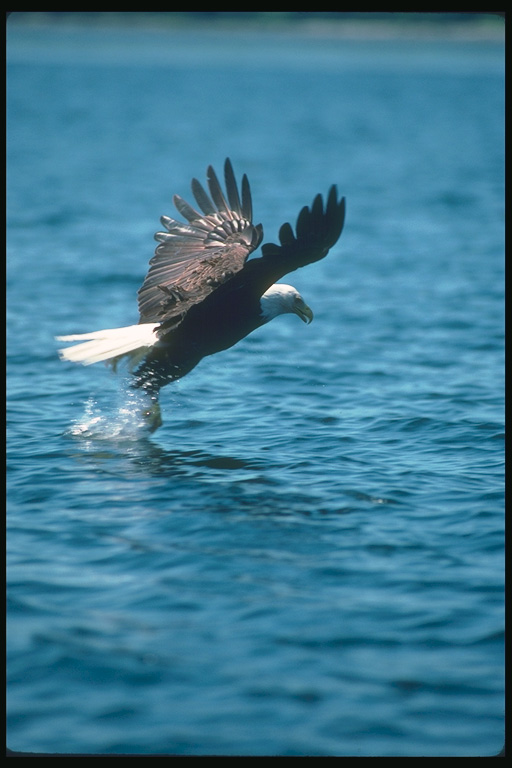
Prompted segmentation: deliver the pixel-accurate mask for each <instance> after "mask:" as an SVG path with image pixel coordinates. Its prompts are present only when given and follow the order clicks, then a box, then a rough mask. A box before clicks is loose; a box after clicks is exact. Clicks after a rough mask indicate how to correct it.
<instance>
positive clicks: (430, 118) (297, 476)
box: [7, 24, 504, 757]
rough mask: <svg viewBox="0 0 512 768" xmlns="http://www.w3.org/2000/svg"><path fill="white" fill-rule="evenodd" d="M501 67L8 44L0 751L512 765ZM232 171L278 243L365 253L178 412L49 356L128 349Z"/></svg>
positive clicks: (85, 40)
mask: <svg viewBox="0 0 512 768" xmlns="http://www.w3.org/2000/svg"><path fill="white" fill-rule="evenodd" d="M503 91H504V60H503V46H502V44H501V43H499V42H487V43H484V42H481V43H478V42H466V43H464V42H461V41H456V40H453V41H432V40H430V41H426V40H425V41H415V42H408V41H406V40H392V41H388V42H386V41H371V40H370V41H366V42H364V41H350V40H343V39H336V38H334V37H333V38H326V39H317V38H306V37H304V38H299V37H297V36H294V35H287V34H283V35H279V34H277V33H276V34H274V33H272V34H271V33H267V34H263V33H258V34H256V33H250V32H242V31H239V32H236V33H233V32H232V33H229V34H228V33H214V32H212V31H202V32H198V31H190V30H188V31H187V30H172V29H170V30H164V29H156V30H152V31H147V30H146V31H144V30H138V29H136V28H130V29H122V28H111V29H95V28H93V27H91V28H80V27H76V28H71V27H66V26H56V27H34V28H32V27H29V26H23V25H16V24H13V25H10V27H9V28H8V85H7V97H8V125H7V131H8V133H7V138H8V156H7V163H8V165H7V169H8V184H7V203H8V243H7V245H8V307H7V309H8V350H7V351H8V500H7V511H8V516H7V537H8V603H7V606H8V639H7V651H8V699H7V704H8V706H7V715H8V731H7V741H8V746H9V747H10V748H11V749H13V750H18V751H32V752H39V753H53V752H57V753H64V752H72V753H73V752H74V753H81V754H98V753H107V754H119V753H125V754H133V755H137V754H140V755H144V754H160V755H163V754H178V755H212V754H217V755H219V754H220V755H340V756H350V755H355V756H358V755H359V756H392V755H395V756H440V755H444V756H458V757H460V756H475V755H482V756H483V755H494V754H496V753H498V752H499V751H500V750H501V748H502V745H503V734H504V693H503V689H504V671H503V670H504V664H503V653H504V647H503V646H504V638H503V626H504V618H503V613H504V611H503V581H504V578H503V567H504V566H503V538H504V536H503V527H504V525H503V510H504V501H503V461H504V459H503V433H504V424H503V422H504V419H503V399H504V398H503V394H504V384H503V368H504V364H503V313H504V310H503V289H504V277H503V267H504V232H503V230H504V193H503V187H504V182H503V176H504V94H503ZM228 155H229V156H230V157H231V159H232V161H233V164H234V167H235V171H236V172H237V174H238V175H241V174H242V173H243V172H245V173H247V174H248V176H249V178H250V180H251V185H252V190H253V198H254V211H255V219H256V221H258V222H259V221H262V222H263V225H264V228H265V234H266V239H267V241H268V240H270V241H272V240H275V238H276V235H277V231H278V228H279V226H280V225H281V224H282V223H283V222H284V221H294V220H295V217H296V215H297V213H298V212H299V210H300V208H301V207H302V206H303V205H305V204H309V203H310V202H311V201H312V199H313V197H314V195H315V194H316V193H317V192H322V193H324V194H325V193H326V192H327V190H328V188H329V186H330V185H331V184H332V183H336V184H337V185H338V188H339V190H340V192H341V193H342V194H344V195H346V197H347V211H348V212H347V221H346V228H345V232H344V234H343V236H342V238H341V240H340V241H339V243H338V244H337V245H336V246H335V247H334V248H333V249H332V251H331V253H330V254H329V256H328V257H327V259H325V260H324V261H321V262H318V263H316V264H314V265H311V266H310V267H308V268H307V269H303V270H300V271H298V272H296V273H294V274H293V275H291V276H290V278H289V281H290V282H292V283H293V284H294V285H295V286H296V287H297V288H298V289H299V290H300V291H301V293H302V294H303V296H304V297H305V299H306V301H307V302H308V303H309V304H310V305H311V307H312V308H313V310H314V312H315V320H314V322H313V324H312V325H311V326H308V327H306V326H304V325H303V324H301V323H300V322H299V321H298V320H297V318H296V317H292V316H285V317H281V318H278V319H277V320H275V321H274V322H273V323H271V324H270V325H269V326H267V327H265V328H262V329H260V330H259V331H257V332H256V333H255V334H253V335H252V336H250V337H249V338H247V339H245V340H244V341H243V342H241V343H240V344H239V345H237V346H236V347H234V348H232V349H231V350H228V351H226V352H224V353H222V354H220V355H218V356H215V357H212V358H209V359H207V360H205V361H203V362H202V363H201V365H200V366H199V367H198V368H197V369H196V370H195V371H194V372H193V373H191V374H190V375H189V376H188V377H186V378H185V379H183V380H182V381H180V382H178V383H176V384H175V385H172V386H169V387H167V388H166V389H165V390H163V392H162V397H161V402H162V412H163V419H164V424H163V426H162V428H161V429H160V430H159V431H158V432H156V433H155V434H154V435H153V436H148V435H147V434H146V433H145V432H144V430H143V429H142V428H141V425H140V423H139V419H138V413H139V404H138V403H137V402H136V401H135V400H134V398H133V395H130V394H129V392H128V389H127V379H126V377H124V376H123V375H121V377H119V376H117V377H116V376H114V375H113V374H112V373H110V372H109V371H108V370H107V369H105V368H104V367H103V366H101V365H100V366H92V367H88V368H84V367H80V366H73V365H71V364H66V363H62V362H60V361H59V359H58V357H57V352H56V348H57V344H56V343H55V341H54V336H55V335H58V334H65V333H79V332H85V331H90V330H96V329H99V328H109V327H116V326H121V325H128V324H130V323H134V322H137V319H138V316H137V309H136V291H137V289H138V287H139V285H140V283H141V282H142V279H143V277H144V275H145V271H146V268H147V262H148V260H149V258H150V257H151V255H152V253H153V249H154V242H153V240H152V236H153V232H154V231H155V230H156V229H158V228H159V222H158V219H159V216H160V215H161V214H163V213H165V214H168V215H171V216H172V215H174V214H173V206H172V195H173V194H174V193H178V194H181V195H183V196H185V197H189V183H190V178H191V177H192V176H197V177H199V178H204V172H205V169H206V166H207V165H208V164H209V163H213V164H214V166H215V167H216V168H217V169H219V171H220V170H221V168H222V163H223V161H224V158H225V157H226V156H228Z"/></svg>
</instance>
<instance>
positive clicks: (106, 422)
mask: <svg viewBox="0 0 512 768" xmlns="http://www.w3.org/2000/svg"><path fill="white" fill-rule="evenodd" d="M117 397H118V399H119V400H120V401H121V402H119V403H116V404H114V405H112V404H109V403H105V404H101V403H99V402H98V400H97V399H95V398H94V397H89V398H88V399H87V401H86V402H85V405H84V412H83V414H82V415H81V416H80V417H79V418H78V419H76V421H75V422H74V424H73V425H72V427H71V429H70V434H71V435H72V436H73V437H81V438H87V439H94V440H111V439H113V438H125V439H131V440H137V439H139V438H141V437H147V436H148V435H149V434H151V432H152V431H153V429H154V427H153V426H152V423H151V421H150V420H148V418H147V414H148V412H149V410H150V409H151V408H152V407H154V405H155V403H154V402H152V401H151V400H149V399H148V397H147V395H146V394H145V393H143V392H139V391H134V390H130V391H122V392H120V393H119V395H118V396H117Z"/></svg>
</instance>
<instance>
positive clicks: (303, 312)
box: [260, 283, 313, 323]
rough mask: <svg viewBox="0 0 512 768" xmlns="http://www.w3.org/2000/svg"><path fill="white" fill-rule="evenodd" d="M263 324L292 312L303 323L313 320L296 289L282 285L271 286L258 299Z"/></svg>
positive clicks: (310, 312) (310, 311) (309, 310)
mask: <svg viewBox="0 0 512 768" xmlns="http://www.w3.org/2000/svg"><path fill="white" fill-rule="evenodd" d="M260 307H261V316H262V317H263V322H265V323H268V322H269V321H270V320H273V319H274V317H277V316H278V315H283V314H285V313H287V312H293V313H294V314H295V315H298V316H299V317H300V319H301V320H303V321H304V322H305V323H310V322H311V321H312V320H313V312H312V310H311V309H310V308H309V307H308V305H307V304H306V302H305V301H304V299H303V298H302V296H301V295H300V293H299V292H298V290H297V289H296V288H294V287H293V286H291V285H285V284H284V283H275V285H271V286H270V288H269V289H268V291H265V293H264V294H263V296H262V297H261V299H260Z"/></svg>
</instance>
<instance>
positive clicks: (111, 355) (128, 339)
mask: <svg viewBox="0 0 512 768" xmlns="http://www.w3.org/2000/svg"><path fill="white" fill-rule="evenodd" d="M157 329H158V324H156V325H155V323H140V324H139V325H129V326H127V327H126V328H108V329H106V330H103V331H94V332H93V333H77V334H72V335H71V336H57V337H56V339H57V341H79V342H81V343H80V344H77V345H76V346H75V347H67V348H65V349H59V355H60V357H61V359H62V360H70V361H71V362H73V363H82V365H92V364H93V363H100V362H101V361H105V360H107V361H108V360H115V359H117V358H119V357H122V356H124V355H133V354H134V353H137V352H139V353H140V352H142V353H143V352H144V350H145V349H146V348H148V347H152V346H153V344H156V342H157V341H158V336H157V335H156V330H157Z"/></svg>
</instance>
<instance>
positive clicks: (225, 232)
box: [138, 158, 263, 327]
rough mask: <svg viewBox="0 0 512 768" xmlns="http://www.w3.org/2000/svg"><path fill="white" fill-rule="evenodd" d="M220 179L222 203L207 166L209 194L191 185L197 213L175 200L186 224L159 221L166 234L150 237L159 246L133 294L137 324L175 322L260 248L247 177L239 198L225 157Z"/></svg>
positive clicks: (166, 219) (259, 229)
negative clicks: (197, 208) (134, 294)
mask: <svg viewBox="0 0 512 768" xmlns="http://www.w3.org/2000/svg"><path fill="white" fill-rule="evenodd" d="M224 178H225V185H226V194H227V199H226V196H225V195H224V192H223V190H222V187H221V185H220V183H219V180H218V178H217V176H216V174H215V171H214V170H213V168H212V167H211V166H210V167H209V168H208V171H207V181H208V190H209V194H208V193H207V192H206V191H205V189H204V188H203V187H202V185H201V184H200V183H199V181H197V179H193V180H192V192H193V194H194V197H195V199H196V202H197V204H198V206H199V208H200V210H201V212H199V211H197V210H196V209H195V208H193V207H192V206H191V205H189V203H187V202H186V201H185V200H183V198H181V197H179V196H178V195H175V196H174V204H175V206H176V209H177V210H178V212H179V213H181V215H182V216H183V217H184V218H185V219H186V220H187V222H188V223H187V224H184V223H182V222H180V221H176V220H175V219H171V218H170V217H168V216H162V218H161V222H162V224H163V225H164V227H165V228H166V230H167V231H166V232H157V233H156V234H155V240H157V241H158V242H159V245H158V246H157V248H156V251H155V255H154V256H153V258H152V259H151V261H150V262H149V263H150V269H149V271H148V273H147V275H146V278H145V280H144V283H143V284H142V287H141V288H140V290H139V293H138V301H139V312H140V322H141V323H151V322H164V321H172V320H173V319H175V321H176V324H177V323H179V322H180V320H181V319H182V318H183V317H184V316H185V314H186V313H187V311H188V310H189V309H190V308H191V307H192V306H194V305H195V304H198V303H200V302H201V301H203V300H204V299H205V298H206V297H207V296H208V295H209V294H210V293H212V291H214V290H215V289H216V288H218V287H219V286H220V285H222V284H223V283H225V282H226V281H227V280H229V279H231V278H232V277H233V276H234V275H235V274H236V273H237V272H239V271H240V270H241V269H242V268H243V266H244V264H245V261H246V259H247V257H248V256H249V254H250V253H252V252H253V251H254V250H255V249H256V248H257V247H258V245H259V244H260V242H261V240H262V237H263V229H262V227H261V225H257V226H255V225H253V223H252V202H251V191H250V187H249V182H248V180H247V177H246V176H245V175H244V176H243V178H242V184H241V197H240V194H239V191H238V187H237V184H236V180H235V175H234V173H233V167H232V165H231V162H230V160H229V158H228V159H227V160H226V162H225V165H224ZM172 324H173V323H172V322H171V325H172ZM168 326H169V324H167V327H168Z"/></svg>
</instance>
